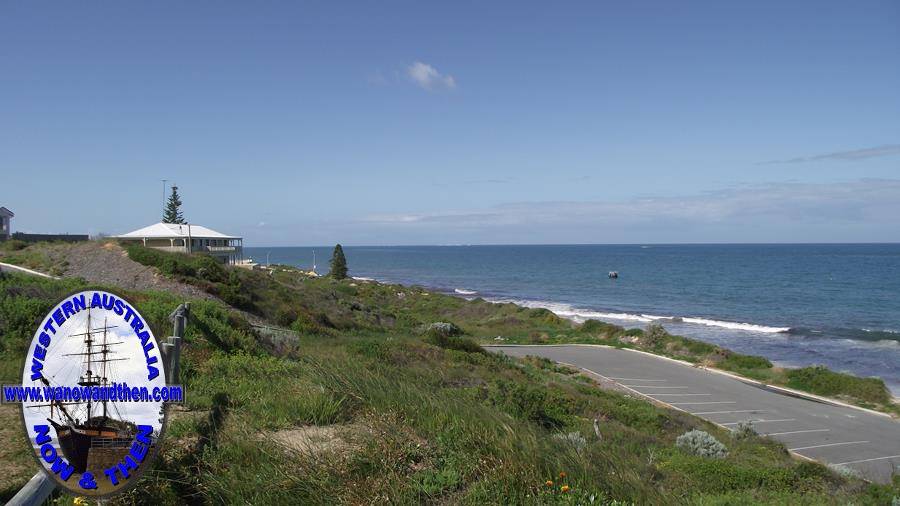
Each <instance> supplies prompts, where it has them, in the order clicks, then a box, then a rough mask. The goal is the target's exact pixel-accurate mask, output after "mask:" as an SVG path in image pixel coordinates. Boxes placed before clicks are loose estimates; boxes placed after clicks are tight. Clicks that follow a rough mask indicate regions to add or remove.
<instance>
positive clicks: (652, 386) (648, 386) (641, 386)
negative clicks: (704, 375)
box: [620, 383, 687, 389]
mask: <svg viewBox="0 0 900 506" xmlns="http://www.w3.org/2000/svg"><path fill="white" fill-rule="evenodd" d="M620 385H622V386H623V387H631V388H667V389H668V388H687V387H668V386H666V387H658V386H656V385H626V384H625V383H620Z"/></svg>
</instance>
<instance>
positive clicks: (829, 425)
mask: <svg viewBox="0 0 900 506" xmlns="http://www.w3.org/2000/svg"><path fill="white" fill-rule="evenodd" d="M492 349H493V350H494V351H498V352H502V353H506V354H509V355H513V356H525V355H540V356H543V357H546V358H549V359H551V360H556V361H558V362H563V363H567V364H571V365H574V366H577V367H580V368H582V369H584V370H586V371H589V372H591V373H594V374H597V375H600V376H602V377H604V378H606V379H609V380H612V381H615V382H616V383H618V384H619V385H621V386H622V387H625V388H627V389H628V390H630V391H632V392H634V394H636V395H638V396H644V397H647V398H650V399H653V400H656V401H659V402H663V403H665V404H668V405H670V406H672V407H674V408H676V409H680V410H683V411H686V412H689V413H691V414H694V415H696V416H700V417H702V418H704V419H707V420H709V421H711V422H713V423H716V424H718V425H720V426H722V427H724V428H726V429H729V430H734V429H735V428H736V427H737V426H738V424H740V423H742V422H750V423H751V424H752V426H753V428H754V430H756V432H758V433H759V434H761V435H767V436H769V437H772V438H775V439H777V440H779V441H781V442H782V443H784V444H785V446H786V447H787V448H788V449H789V450H791V451H793V452H795V453H797V454H798V455H802V456H804V457H808V458H812V459H815V460H819V461H821V462H823V463H827V464H833V465H841V466H846V467H848V468H851V469H854V470H856V471H859V472H860V473H862V474H863V475H864V476H865V477H867V478H868V479H870V480H873V481H878V482H887V481H889V480H890V477H891V474H892V472H894V471H895V470H898V471H900V423H898V422H897V421H895V420H892V419H890V418H889V417H886V416H881V415H878V414H873V413H870V412H866V411H863V410H858V409H854V408H852V407H846V406H840V405H834V404H830V403H824V402H819V401H815V400H810V399H807V398H802V397H796V396H789V395H785V394H783V393H781V392H778V391H775V390H771V389H767V388H765V387H763V386H761V385H757V384H753V383H750V382H745V381H741V380H739V379H736V378H733V377H730V376H726V375H722V374H716V373H713V372H710V371H707V370H704V369H700V368H696V367H691V366H689V365H685V364H682V363H679V362H676V361H671V360H666V359H663V358H660V357H655V356H652V355H648V354H644V353H637V352H633V351H630V350H621V349H615V348H605V347H597V346H578V345H560V346H546V345H543V346H496V347H492Z"/></svg>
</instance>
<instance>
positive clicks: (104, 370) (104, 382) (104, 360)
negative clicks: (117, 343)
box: [100, 318, 109, 420]
mask: <svg viewBox="0 0 900 506" xmlns="http://www.w3.org/2000/svg"><path fill="white" fill-rule="evenodd" d="M108 328H109V327H107V318H103V347H102V350H103V366H102V367H103V372H102V374H103V377H102V378H101V380H100V384H101V385H103V386H106V385H108V384H109V382H108V381H107V379H106V363H107V362H109V360H107V359H106V355H107V354H108V353H109V346H108V345H107V344H106V329H108ZM102 399H103V420H106V396H105V395H104V396H103V397H102Z"/></svg>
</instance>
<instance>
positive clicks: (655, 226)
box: [362, 179, 900, 244]
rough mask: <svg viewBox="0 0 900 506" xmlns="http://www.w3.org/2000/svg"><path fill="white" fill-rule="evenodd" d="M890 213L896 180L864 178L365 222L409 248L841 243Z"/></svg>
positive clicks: (891, 233) (894, 210)
mask: <svg viewBox="0 0 900 506" xmlns="http://www.w3.org/2000/svg"><path fill="white" fill-rule="evenodd" d="M897 215H900V180H890V179H882V180H873V179H861V180H856V181H848V182H843V183H766V184H759V185H752V186H739V187H732V188H727V189H722V190H717V191H711V192H705V193H700V194H695V195H684V196H664V197H646V198H635V199H631V200H625V201H551V202H515V203H508V204H503V205H498V206H493V207H487V208H470V209H465V208H462V209H455V210H448V211H446V212H435V213H422V214H415V213H406V214H396V215H377V216H369V217H367V218H365V219H364V220H362V223H363V224H365V226H368V227H375V229H376V230H378V232H379V234H381V235H382V236H393V235H397V236H398V237H404V238H405V237H410V238H412V239H408V241H409V243H410V244H421V243H424V242H425V240H424V239H425V238H431V237H432V236H438V237H442V238H447V241H445V242H448V241H449V242H454V241H456V242H492V241H493V242H509V243H534V242H554V241H555V242H648V241H649V242H710V241H712V242H718V241H723V242H741V241H742V240H746V241H751V242H754V241H755V242H758V241H775V242H784V241H787V242H790V241H820V242H834V241H838V242H840V241H885V240H895V238H896V237H897V234H898V233H900V225H898V223H897V222H896V220H895V219H894V218H893V217H894V216H897ZM401 234H402V235H401ZM418 237H421V238H422V239H419V240H416V238H418ZM395 242H401V241H400V240H397V241H395Z"/></svg>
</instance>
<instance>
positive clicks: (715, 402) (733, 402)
mask: <svg viewBox="0 0 900 506" xmlns="http://www.w3.org/2000/svg"><path fill="white" fill-rule="evenodd" d="M669 404H737V401H709V402H670V403H669ZM694 414H695V415H696V414H697V413H694Z"/></svg>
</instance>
